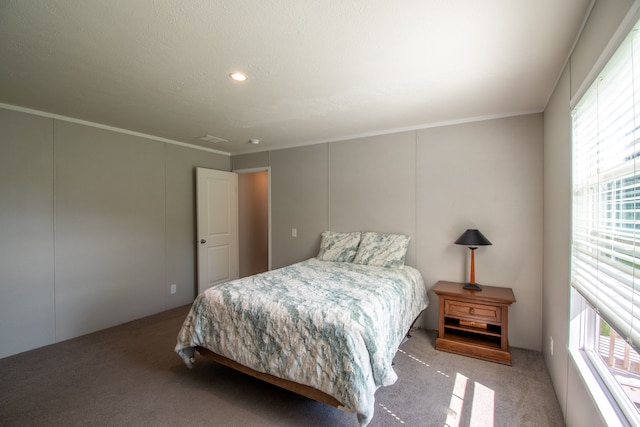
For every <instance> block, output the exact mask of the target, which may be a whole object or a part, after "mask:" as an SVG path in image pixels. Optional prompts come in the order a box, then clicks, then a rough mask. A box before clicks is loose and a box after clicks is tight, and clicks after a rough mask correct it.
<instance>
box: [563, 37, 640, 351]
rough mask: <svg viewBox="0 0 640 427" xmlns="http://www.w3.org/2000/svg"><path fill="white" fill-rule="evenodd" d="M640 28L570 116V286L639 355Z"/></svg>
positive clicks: (628, 38) (622, 46)
mask: <svg viewBox="0 0 640 427" xmlns="http://www.w3.org/2000/svg"><path fill="white" fill-rule="evenodd" d="M638 34H639V33H638V24H636V25H635V27H634V29H633V30H632V31H631V33H630V34H629V36H627V38H626V39H625V40H624V41H623V42H622V44H621V46H620V47H619V48H618V50H617V51H616V53H615V54H614V55H613V57H612V58H611V60H610V61H609V63H608V64H607V65H606V66H605V68H604V69H603V71H602V72H601V74H600V75H599V76H598V78H597V79H596V80H595V82H594V83H593V84H592V85H591V87H590V88H589V89H588V90H587V92H586V93H585V94H584V96H583V97H582V99H581V100H580V102H579V103H578V104H577V105H576V107H575V108H574V110H573V111H572V125H573V231H572V234H573V241H572V285H573V287H574V288H575V289H576V290H577V291H578V292H579V293H580V294H581V295H582V296H583V297H584V298H585V299H586V300H587V301H588V302H589V304H591V305H592V306H593V307H594V309H595V310H596V311H597V312H598V313H599V315H600V316H601V317H602V318H603V319H604V320H605V321H606V322H607V323H609V324H610V325H611V326H612V327H613V328H614V329H616V331H617V332H618V333H619V334H621V335H622V336H624V337H626V338H627V341H629V342H630V343H632V344H633V345H634V347H635V348H636V349H638V348H640V158H639V157H640V141H638V138H639V137H640V131H639V130H638V126H640V38H639V37H638Z"/></svg>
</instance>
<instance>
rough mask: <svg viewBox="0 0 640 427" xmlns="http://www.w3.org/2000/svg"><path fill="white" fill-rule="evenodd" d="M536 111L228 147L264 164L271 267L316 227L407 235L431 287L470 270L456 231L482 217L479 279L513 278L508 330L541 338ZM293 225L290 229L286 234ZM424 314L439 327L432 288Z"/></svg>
mask: <svg viewBox="0 0 640 427" xmlns="http://www.w3.org/2000/svg"><path fill="white" fill-rule="evenodd" d="M542 132H543V122H542V114H531V115H524V116H517V117H510V118H505V119H497V120H487V121H479V122H474V123H468V124H462V125H454V126H444V127H437V128H430V129H422V130H419V131H411V132H401V133H395V134H389V135H382V136H376V137H368V138H360V139H354V140H348V141H340V142H332V143H327V144H319V145H312V146H306V147H298V148H291V149H284V150H276V151H272V152H269V153H268V155H256V154H251V155H245V156H234V157H233V166H234V169H235V168H239V166H240V165H241V166H242V167H244V168H252V167H261V166H270V167H271V173H272V182H271V185H272V188H271V191H272V245H273V246H272V252H273V267H274V268H277V267H280V266H284V265H287V264H290V263H293V262H296V261H300V260H302V259H305V258H309V257H312V256H315V255H316V254H317V251H318V246H319V242H320V233H321V232H322V231H323V230H327V229H329V230H334V231H351V230H374V231H384V232H393V233H405V234H408V235H410V236H411V242H410V245H409V251H408V254H407V263H408V264H410V265H414V266H417V267H418V269H419V270H420V271H421V272H422V274H423V276H424V278H425V281H426V283H427V285H428V286H429V288H431V287H432V286H433V285H435V283H436V282H437V281H438V280H441V279H444V280H456V281H464V280H467V279H468V264H469V258H468V257H469V250H468V249H467V248H465V247H461V246H456V245H454V244H453V242H454V241H455V240H456V239H457V238H458V237H459V235H460V234H462V232H463V231H464V230H465V229H466V228H473V227H477V228H479V229H480V230H481V231H482V232H483V233H484V234H485V235H486V236H487V237H488V238H489V239H490V240H491V241H492V242H493V246H490V247H486V248H481V249H479V250H478V251H477V255H476V279H477V280H478V281H479V282H480V283H482V284H486V285H495V286H508V287H512V288H513V290H514V293H515V295H516V298H517V300H518V302H517V303H516V304H515V305H513V306H512V308H511V311H510V318H509V321H510V325H509V326H510V329H509V338H510V342H511V345H513V346H516V347H523V348H529V349H534V350H540V349H541V327H542V326H541V325H542V232H543V228H542V198H543V195H542V184H543V180H542V171H543V164H542V159H543V152H542V147H543V140H542V137H543V133H542ZM291 228H296V229H297V230H298V237H295V238H293V237H291ZM431 298H432V304H431V306H430V308H428V309H427V312H426V314H425V316H423V317H424V318H423V319H422V323H423V326H426V327H428V328H431V329H437V303H436V301H437V299H436V297H435V295H433V294H431Z"/></svg>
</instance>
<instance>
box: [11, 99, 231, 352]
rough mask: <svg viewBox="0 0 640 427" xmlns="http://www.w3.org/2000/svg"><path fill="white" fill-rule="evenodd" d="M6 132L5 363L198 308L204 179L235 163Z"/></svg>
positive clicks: (139, 144)
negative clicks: (199, 170)
mask: <svg viewBox="0 0 640 427" xmlns="http://www.w3.org/2000/svg"><path fill="white" fill-rule="evenodd" d="M0 129H1V131H0V295H1V296H2V297H1V298H0V343H2V344H0V357H4V356H8V355H11V354H15V353H19V352H22V351H25V350H29V349H32V348H36V347H40V346H43V345H47V344H51V343H54V342H58V341H61V340H65V339H68V338H72V337H75V336H78V335H82V334H86V333H89V332H92V331H96V330H99V329H103V328H106V327H109V326H112V325H116V324H119V323H123V322H126V321H129V320H133V319H136V318H140V317H143V316H146V315H148V314H152V313H157V312H159V311H162V310H165V309H168V308H172V307H177V306H180V305H184V304H187V303H189V302H191V301H192V300H193V297H194V295H195V243H194V236H195V214H194V204H195V202H194V172H193V170H194V167H196V166H202V167H210V168H213V169H221V170H230V166H231V159H230V157H229V156H224V155H219V154H215V153H211V152H206V151H202V150H196V149H192V148H188V147H183V146H178V145H172V144H168V143H164V142H159V141H156V140H152V139H146V138H142V137H139V136H132V135H128V134H126V133H120V132H115V131H112V130H105V129H101V128H98V127H91V126H86V125H83V124H78V123H72V122H69V121H62V120H57V119H52V118H46V117H41V116H37V115H32V114H28V113H23V112H18V111H12V110H8V109H0ZM173 283H175V284H177V285H178V286H177V293H176V294H173V295H171V294H170V293H169V285H170V284H173Z"/></svg>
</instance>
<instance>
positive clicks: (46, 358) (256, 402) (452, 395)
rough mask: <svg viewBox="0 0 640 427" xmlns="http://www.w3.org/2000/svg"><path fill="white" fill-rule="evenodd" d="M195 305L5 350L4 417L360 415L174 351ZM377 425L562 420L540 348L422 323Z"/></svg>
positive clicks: (404, 350) (298, 421)
mask: <svg viewBox="0 0 640 427" xmlns="http://www.w3.org/2000/svg"><path fill="white" fill-rule="evenodd" d="M187 310H188V307H180V308H177V309H174V310H170V311H167V312H164V313H160V314H157V315H154V316H150V317H147V318H144V319H141V320H137V321H134V322H130V323H127V324H124V325H120V326H117V327H114V328H110V329H107V330H104V331H100V332H97V333H94V334H90V335H86V336H83V337H80V338H76V339H72V340H69V341H65V342H62V343H58V344H55V345H51V346H48V347H44V348H41V349H37V350H33V351H29V352H25V353H22V354H19V355H16V356H11V357H8V358H4V359H0V425H2V426H36V425H37V426H86V425H100V426H102V425H104V426H133V425H135V426H203V425H209V426H302V425H304V426H357V425H358V423H357V420H356V416H355V415H354V414H349V413H345V412H342V411H340V410H338V409H335V408H333V407H330V406H327V405H324V404H321V403H317V402H314V401H311V400H309V399H306V398H302V397H300V396H298V395H296V394H293V393H290V392H288V391H285V390H282V389H279V388H277V387H275V386H272V385H269V384H266V383H264V382H261V381H259V380H256V379H254V378H251V377H248V376H246V375H243V374H240V373H238V372H235V371H233V370H231V369H229V368H226V367H224V366H221V365H217V364H215V363H213V362H211V361H209V360H207V359H204V358H201V359H199V360H198V361H197V362H196V364H195V367H194V368H193V369H188V368H187V367H186V366H185V365H184V364H183V363H182V360H181V359H180V358H179V357H178V356H177V355H176V354H175V353H174V352H173V347H174V345H175V338H176V336H177V333H178V330H179V328H180V326H181V324H182V321H183V319H184V317H185V316H186V313H187ZM412 335H413V337H412V338H411V339H410V340H409V341H407V342H406V343H405V344H403V346H402V347H401V348H400V351H399V352H398V354H397V355H396V357H395V360H394V364H395V365H394V368H395V370H396V372H397V373H398V376H399V377H400V379H399V380H398V382H397V383H396V384H394V385H392V386H389V387H383V388H381V389H379V390H378V392H377V393H376V409H375V415H374V418H373V420H372V422H371V424H370V426H448V427H455V426H478V427H486V426H492V425H493V426H509V427H512V426H535V427H544V426H563V425H564V423H563V417H562V413H561V411H560V407H559V405H558V402H557V400H556V397H555V394H554V391H553V388H552V386H551V381H550V379H549V375H548V373H547V371H546V369H545V366H544V361H543V358H542V354H541V353H538V352H533V351H527V350H521V349H512V357H513V366H511V367H509V366H503V365H499V364H495V363H490V362H484V361H481V360H476V359H471V358H467V357H463V356H457V355H453V354H449V353H444V352H440V351H436V350H435V349H434V340H435V332H434V331H426V330H423V329H418V330H415V331H414V332H413V333H412Z"/></svg>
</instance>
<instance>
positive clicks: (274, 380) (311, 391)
mask: <svg viewBox="0 0 640 427" xmlns="http://www.w3.org/2000/svg"><path fill="white" fill-rule="evenodd" d="M196 350H197V351H198V352H199V353H200V354H201V355H203V356H205V357H206V358H208V359H211V360H213V361H215V362H217V363H219V364H221V365H225V366H228V367H229V368H231V369H235V370H236V371H240V372H242V373H244V374H247V375H251V376H252V377H255V378H258V379H259V380H262V381H265V382H267V383H269V384H273V385H275V386H278V387H280V388H283V389H285V390H289V391H291V392H294V393H297V394H299V395H301V396H304V397H308V398H309V399H312V400H317V401H318V402H322V403H326V404H327V405H331V406H335V407H336V408H338V407H340V406H343V405H342V403H340V402H339V401H338V400H337V399H336V398H335V397H333V396H330V395H328V394H327V393H325V392H323V391H320V390H318V389H315V388H313V387H310V386H308V385H304V384H298V383H296V382H293V381H289V380H285V379H283V378H278V377H276V376H274V375H271V374H265V373H263V372H258V371H256V370H253V369H251V368H248V367H246V366H244V365H241V364H240V363H238V362H235V361H233V360H231V359H229V358H226V357H224V356H220V355H219V354H217V353H214V352H213V351H211V350H209V349H207V348H204V347H200V346H198V347H196Z"/></svg>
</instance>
